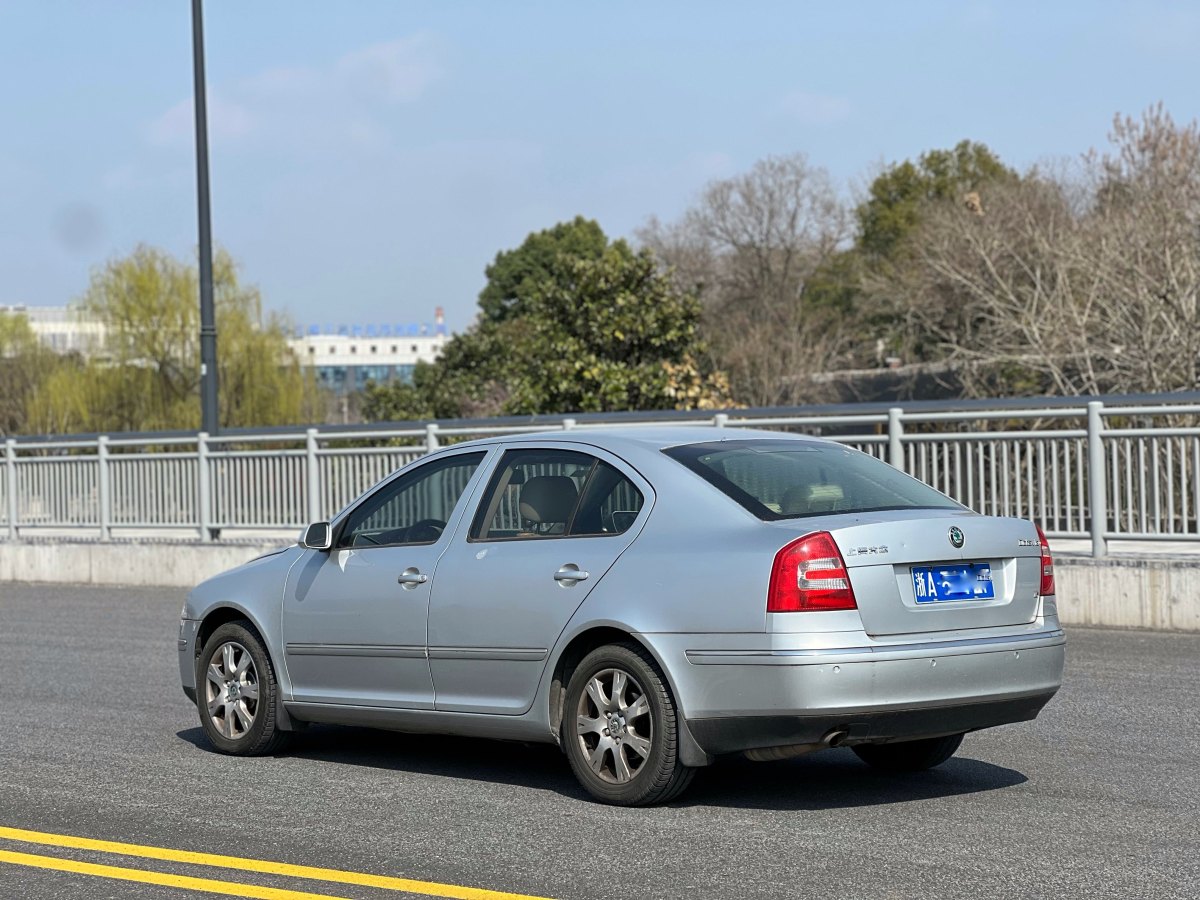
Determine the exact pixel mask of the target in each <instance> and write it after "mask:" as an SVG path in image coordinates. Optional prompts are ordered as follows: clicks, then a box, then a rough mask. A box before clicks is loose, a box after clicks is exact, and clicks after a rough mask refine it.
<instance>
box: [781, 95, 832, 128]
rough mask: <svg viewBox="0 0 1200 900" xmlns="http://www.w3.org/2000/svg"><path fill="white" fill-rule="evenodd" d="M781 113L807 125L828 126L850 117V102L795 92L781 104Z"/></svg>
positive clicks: (827, 96) (829, 96) (830, 96)
mask: <svg viewBox="0 0 1200 900" xmlns="http://www.w3.org/2000/svg"><path fill="white" fill-rule="evenodd" d="M779 106H780V110H781V112H783V114H784V115H786V116H789V117H791V118H793V119H795V120H797V121H799V122H801V123H802V124H805V125H828V124H831V123H833V122H841V121H843V120H844V119H848V118H849V117H850V101H849V100H847V99H846V98H845V97H837V96H833V95H830V94H816V93H813V92H811V91H793V92H792V93H790V94H788V95H787V96H786V97H784V98H783V100H782V102H781V103H780V104H779Z"/></svg>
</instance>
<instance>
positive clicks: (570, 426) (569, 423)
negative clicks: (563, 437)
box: [563, 419, 575, 431]
mask: <svg viewBox="0 0 1200 900" xmlns="http://www.w3.org/2000/svg"><path fill="white" fill-rule="evenodd" d="M574 429H575V420H574V419H563V431H573V430H574Z"/></svg>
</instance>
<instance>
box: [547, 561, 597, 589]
mask: <svg viewBox="0 0 1200 900" xmlns="http://www.w3.org/2000/svg"><path fill="white" fill-rule="evenodd" d="M589 577H590V576H589V575H588V573H587V572H585V571H583V570H582V569H580V568H579V566H577V565H575V564H574V563H567V564H566V565H565V566H563V567H562V568H561V569H559V570H558V571H557V572H555V573H554V580H555V581H558V582H561V583H562V584H563V585H564V586H566V587H570V586H571V585H572V584H575V582H577V581H587V580H588V578H589Z"/></svg>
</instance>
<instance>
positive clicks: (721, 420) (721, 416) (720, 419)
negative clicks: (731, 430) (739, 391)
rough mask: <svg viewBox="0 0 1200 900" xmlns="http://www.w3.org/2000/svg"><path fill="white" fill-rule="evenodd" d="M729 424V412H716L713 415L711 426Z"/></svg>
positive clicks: (719, 426) (722, 426) (716, 426)
mask: <svg viewBox="0 0 1200 900" xmlns="http://www.w3.org/2000/svg"><path fill="white" fill-rule="evenodd" d="M728 424H729V413H717V414H716V415H715V416H713V428H724V427H725V426H726V425H728Z"/></svg>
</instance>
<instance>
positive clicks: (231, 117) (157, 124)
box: [147, 91, 256, 147]
mask: <svg viewBox="0 0 1200 900" xmlns="http://www.w3.org/2000/svg"><path fill="white" fill-rule="evenodd" d="M193 109H194V106H193V104H192V100H191V98H189V99H187V100H182V101H180V102H179V103H176V104H175V105H174V106H172V107H171V108H170V109H168V110H167V111H166V112H165V113H163V114H162V115H161V116H159V117H158V118H157V119H155V120H154V121H153V122H152V123H151V124H150V127H149V128H148V129H147V137H148V138H149V139H150V143H152V144H156V145H157V146H160V147H168V146H174V145H176V144H180V143H189V144H190V143H191V142H192V141H193V140H194V139H195V138H194V135H195V131H194V129H195V113H194V112H193ZM255 125H256V116H255V114H254V113H253V112H251V110H250V109H248V108H247V107H245V106H243V105H242V104H240V103H237V102H234V101H230V100H226V99H225V98H224V97H222V96H220V95H218V94H214V93H213V92H212V91H209V93H208V135H209V139H210V140H212V141H220V142H225V141H236V140H238V139H240V138H244V137H246V136H247V135H249V134H250V133H251V132H252V131H254V128H255Z"/></svg>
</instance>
